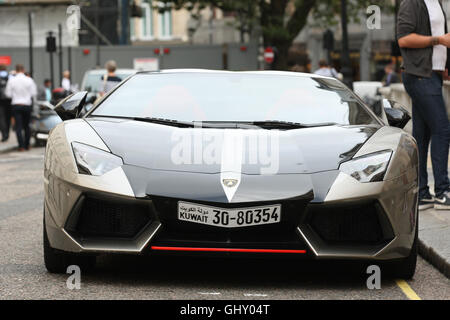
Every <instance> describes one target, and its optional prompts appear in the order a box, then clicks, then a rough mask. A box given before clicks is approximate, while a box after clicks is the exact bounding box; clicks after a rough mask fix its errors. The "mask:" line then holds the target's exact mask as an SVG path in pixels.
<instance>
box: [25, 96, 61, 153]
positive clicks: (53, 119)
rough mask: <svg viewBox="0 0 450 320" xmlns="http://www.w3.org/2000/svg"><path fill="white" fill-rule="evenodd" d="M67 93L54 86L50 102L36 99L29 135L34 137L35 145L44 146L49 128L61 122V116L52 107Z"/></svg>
mask: <svg viewBox="0 0 450 320" xmlns="http://www.w3.org/2000/svg"><path fill="white" fill-rule="evenodd" d="M69 94H70V92H67V91H66V90H64V89H63V88H55V89H53V90H52V100H51V101H50V102H48V101H40V100H38V101H36V105H37V110H36V111H35V113H34V114H33V120H32V122H31V125H30V128H31V135H32V136H33V137H34V139H35V145H36V146H38V147H39V146H45V144H46V143H47V139H48V135H49V133H50V130H52V129H53V128H54V127H56V125H57V124H59V123H60V122H61V118H60V117H59V116H58V114H57V113H56V112H55V111H54V110H53V109H54V106H55V105H57V104H58V103H59V102H60V101H61V100H63V99H64V98H66V97H67V96H68V95H69Z"/></svg>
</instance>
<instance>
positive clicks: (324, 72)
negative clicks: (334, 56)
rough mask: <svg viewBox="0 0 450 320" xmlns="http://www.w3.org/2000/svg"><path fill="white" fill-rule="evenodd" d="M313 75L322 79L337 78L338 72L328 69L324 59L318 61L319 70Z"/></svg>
mask: <svg viewBox="0 0 450 320" xmlns="http://www.w3.org/2000/svg"><path fill="white" fill-rule="evenodd" d="M314 74H317V75H319V76H324V77H331V78H338V72H337V71H336V69H334V68H332V67H330V66H329V65H328V63H327V62H326V61H325V60H324V59H322V60H320V61H319V69H317V70H316V71H315V72H314Z"/></svg>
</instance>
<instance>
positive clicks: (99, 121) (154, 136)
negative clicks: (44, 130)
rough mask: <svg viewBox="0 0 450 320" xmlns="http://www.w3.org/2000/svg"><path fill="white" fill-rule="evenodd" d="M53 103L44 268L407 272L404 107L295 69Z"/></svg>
mask: <svg viewBox="0 0 450 320" xmlns="http://www.w3.org/2000/svg"><path fill="white" fill-rule="evenodd" d="M85 101H86V93H85V92H80V93H76V94H74V95H72V96H69V97H68V98H66V99H65V100H63V101H62V102H61V103H60V104H59V105H57V106H56V107H55V111H56V112H57V113H58V115H59V116H60V117H61V119H62V120H63V122H62V123H61V124H59V125H58V126H57V127H56V128H54V129H53V130H52V132H51V133H50V136H49V139H48V143H47V149H46V155H45V174H44V181H45V204H44V258H45V265H46V267H47V269H48V270H49V271H50V272H65V271H66V267H67V266H68V265H70V264H77V265H79V266H80V267H81V268H82V269H83V268H92V267H93V266H94V265H95V260H96V257H97V256H98V255H102V254H117V253H127V254H139V255H155V256H156V254H175V255H181V254H185V255H197V256H198V255H216V256H217V255H218V256H237V257H241V256H252V257H253V256H257V257H269V256H270V257H276V258H293V259H297V258H299V259H316V260H327V259H339V260H347V259H352V260H361V261H368V262H372V263H387V264H390V265H392V266H393V270H395V272H396V274H397V276H401V277H404V278H410V277H412V276H413V275H414V271H415V266H416V257H417V230H418V215H417V191H418V183H417V182H418V181H417V180H418V155H417V147H416V142H415V141H414V139H413V138H412V136H411V135H409V134H408V133H406V132H405V131H403V130H402V128H403V127H404V126H405V125H406V123H407V122H408V121H409V120H410V116H409V115H408V113H407V111H405V110H404V109H403V108H401V107H400V106H398V105H397V104H395V103H393V102H389V101H385V103H384V106H385V109H384V110H382V112H381V114H378V115H377V114H375V113H374V112H373V111H372V110H371V109H370V108H369V107H367V106H366V105H365V104H364V103H363V102H362V101H361V99H360V98H359V97H357V96H356V95H355V94H353V93H352V92H351V91H350V90H349V89H348V88H347V87H346V86H345V85H343V84H342V83H341V82H339V81H337V80H334V79H330V78H325V77H320V76H314V75H309V74H299V73H290V72H225V71H204V70H203V71H202V70H167V71H161V72H142V73H137V74H135V75H133V76H130V77H129V78H128V79H126V80H125V81H123V82H122V83H121V84H120V85H119V86H118V87H116V88H115V89H114V90H113V91H112V92H110V93H108V94H107V95H106V96H104V97H103V98H102V99H101V100H100V101H98V102H97V103H96V104H95V105H94V106H93V107H92V108H91V109H90V110H89V111H87V112H86V110H83V107H84V105H85Z"/></svg>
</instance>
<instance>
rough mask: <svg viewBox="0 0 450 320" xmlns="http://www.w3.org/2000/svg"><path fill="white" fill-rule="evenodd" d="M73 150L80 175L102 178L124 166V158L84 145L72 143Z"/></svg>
mask: <svg viewBox="0 0 450 320" xmlns="http://www.w3.org/2000/svg"><path fill="white" fill-rule="evenodd" d="M72 149H73V154H74V156H75V161H76V163H77V167H78V172H79V173H80V174H88V175H93V176H101V175H103V174H105V173H107V172H109V171H111V170H114V169H116V168H118V167H120V166H122V165H123V161H122V158H120V157H118V156H116V155H114V154H112V153H110V152H106V151H103V150H100V149H98V148H95V147H92V146H89V145H86V144H83V143H79V142H72Z"/></svg>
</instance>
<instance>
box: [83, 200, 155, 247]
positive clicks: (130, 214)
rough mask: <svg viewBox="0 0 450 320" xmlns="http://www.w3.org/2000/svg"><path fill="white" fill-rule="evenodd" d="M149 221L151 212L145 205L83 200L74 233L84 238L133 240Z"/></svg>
mask: <svg viewBox="0 0 450 320" xmlns="http://www.w3.org/2000/svg"><path fill="white" fill-rule="evenodd" d="M150 220H151V210H150V208H149V207H148V206H147V205H142V204H133V203H130V202H128V203H121V202H119V201H108V200H100V199H94V198H85V199H84V201H83V203H82V206H81V210H80V212H79V216H78V222H77V224H76V232H77V233H78V234H80V235H82V236H85V237H90V236H96V237H120V238H133V237H135V236H136V235H137V234H138V233H139V231H141V230H142V229H143V228H144V227H145V226H146V225H147V224H148V223H149V222H150Z"/></svg>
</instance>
